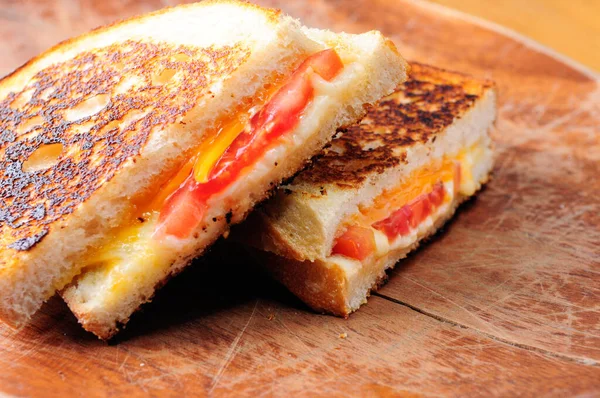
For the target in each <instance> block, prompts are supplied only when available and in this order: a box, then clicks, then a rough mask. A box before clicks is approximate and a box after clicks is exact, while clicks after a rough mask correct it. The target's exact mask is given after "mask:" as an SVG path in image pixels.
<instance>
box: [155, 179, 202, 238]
mask: <svg viewBox="0 0 600 398" xmlns="http://www.w3.org/2000/svg"><path fill="white" fill-rule="evenodd" d="M193 182H194V181H193V176H190V177H189V178H188V179H187V180H186V182H185V183H183V185H182V186H181V188H179V189H178V190H176V191H175V192H173V193H172V194H171V196H169V197H168V198H167V200H166V201H165V203H164V205H163V208H162V210H161V212H160V216H159V218H158V225H157V227H156V230H155V236H159V237H162V236H166V235H172V236H175V237H177V238H180V239H183V238H186V237H188V236H189V235H190V234H191V233H192V232H193V231H194V229H195V228H196V227H197V226H198V224H200V222H201V221H202V217H203V216H204V213H205V211H206V208H205V204H204V202H201V201H198V200H196V199H195V197H194V191H193V187H192V184H193Z"/></svg>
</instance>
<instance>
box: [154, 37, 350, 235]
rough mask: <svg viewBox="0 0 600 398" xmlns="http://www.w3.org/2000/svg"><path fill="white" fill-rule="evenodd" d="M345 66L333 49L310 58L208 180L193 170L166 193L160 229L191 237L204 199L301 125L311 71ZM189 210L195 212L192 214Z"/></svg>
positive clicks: (327, 75) (329, 75)
mask: <svg viewBox="0 0 600 398" xmlns="http://www.w3.org/2000/svg"><path fill="white" fill-rule="evenodd" d="M343 67H344V65H343V63H342V61H341V59H340V57H339V55H338V54H337V53H336V52H335V50H333V49H329V50H324V51H321V52H318V53H316V54H313V55H311V56H310V57H308V58H307V59H306V60H305V61H304V62H303V63H302V64H301V65H300V66H299V67H298V68H297V69H296V71H294V73H293V74H292V75H291V76H290V78H289V80H288V81H287V82H286V83H285V84H284V85H283V86H282V87H281V88H280V89H279V90H278V91H277V92H276V93H275V95H274V96H273V97H272V98H271V99H270V100H269V102H268V103H267V104H266V105H265V106H264V107H263V108H262V109H261V110H260V111H259V112H257V113H256V114H255V115H254V116H252V117H251V118H250V123H249V125H248V126H247V127H246V128H245V129H244V130H243V131H242V132H241V133H240V134H239V135H238V136H237V137H236V138H235V139H234V140H233V141H232V142H231V144H230V145H229V146H228V147H227V149H226V150H225V151H224V153H223V154H222V155H221V156H220V158H219V160H217V162H216V163H215V165H214V167H213V168H212V170H211V171H210V173H209V174H208V178H207V180H206V181H203V182H202V183H199V182H197V181H195V179H194V178H193V175H191V176H190V177H188V179H187V180H186V182H185V183H184V184H183V185H182V186H181V187H180V188H179V189H178V190H177V191H175V192H174V193H173V194H171V195H170V196H169V197H168V198H167V200H166V201H165V203H164V205H163V206H162V208H161V210H160V216H159V227H158V228H160V230H161V234H162V233H164V234H168V235H173V236H176V237H178V238H185V237H187V236H189V234H190V233H191V232H192V231H193V230H194V229H195V228H197V227H198V225H199V224H200V222H201V221H202V215H203V214H204V211H205V207H206V200H207V199H208V198H209V197H210V196H212V195H214V194H216V193H219V192H221V191H223V190H224V189H226V188H227V187H228V186H229V185H231V184H232V183H233V182H234V181H235V180H237V179H238V178H239V176H240V175H241V174H242V172H243V170H244V169H246V168H248V167H250V166H252V164H254V163H255V162H256V161H257V160H258V159H259V158H260V157H261V156H262V155H263V154H264V153H265V152H266V151H267V150H268V148H269V147H271V146H272V145H274V144H275V142H276V141H277V139H278V138H279V137H281V136H282V135H283V134H285V133H287V132H289V131H291V130H292V129H293V128H294V127H295V126H296V125H297V124H298V122H299V120H300V117H301V116H302V113H303V111H304V109H305V108H306V106H307V105H308V104H309V102H310V101H312V99H313V97H314V85H313V76H314V75H315V74H317V75H319V76H320V77H321V78H323V79H325V80H328V81H329V80H331V79H333V78H334V77H335V76H337V74H338V73H339V72H340V71H341V70H342V69H343ZM179 191H183V192H179ZM187 202H193V203H187ZM188 212H191V214H189V215H188V214H187V213H188ZM157 231H158V230H157ZM161 234H158V235H159V236H160V235H161Z"/></svg>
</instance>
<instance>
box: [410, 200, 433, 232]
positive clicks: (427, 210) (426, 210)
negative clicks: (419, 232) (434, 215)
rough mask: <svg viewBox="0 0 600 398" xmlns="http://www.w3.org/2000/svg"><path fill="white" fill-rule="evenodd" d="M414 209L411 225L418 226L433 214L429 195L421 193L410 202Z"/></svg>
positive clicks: (411, 207)
mask: <svg viewBox="0 0 600 398" xmlns="http://www.w3.org/2000/svg"><path fill="white" fill-rule="evenodd" d="M408 205H409V206H410V209H411V210H412V216H411V217H410V226H411V227H412V228H416V227H417V226H418V225H419V224H421V223H422V222H423V220H425V219H426V218H427V217H428V216H429V214H431V201H430V200H429V195H421V196H419V197H418V198H416V199H415V200H413V201H412V202H411V203H409V204H408Z"/></svg>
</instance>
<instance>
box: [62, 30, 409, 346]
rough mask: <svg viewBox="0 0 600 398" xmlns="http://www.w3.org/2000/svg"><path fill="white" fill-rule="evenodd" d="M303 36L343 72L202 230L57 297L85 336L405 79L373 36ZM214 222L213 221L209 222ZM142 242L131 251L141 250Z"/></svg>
mask: <svg viewBox="0 0 600 398" xmlns="http://www.w3.org/2000/svg"><path fill="white" fill-rule="evenodd" d="M305 32H306V33H307V35H308V36H309V37H310V38H311V39H314V40H315V43H316V45H317V46H318V48H319V49H321V48H335V49H336V51H337V52H338V54H339V55H340V57H341V58H342V60H343V61H344V63H345V68H344V70H343V71H342V72H341V74H340V75H339V76H338V77H336V78H335V79H334V80H333V81H332V82H331V83H328V82H325V81H321V82H320V83H319V84H318V85H317V90H318V91H317V93H316V97H315V99H314V100H313V101H312V103H311V104H310V105H309V107H308V108H307V109H306V110H305V112H304V116H303V118H302V120H301V122H300V123H299V125H298V126H297V127H296V128H295V130H294V131H293V132H291V133H290V134H289V135H287V134H286V137H287V138H286V140H287V142H286V143H283V144H282V145H280V146H278V147H277V148H274V149H272V150H270V151H269V152H268V153H267V154H266V155H265V157H264V158H263V159H261V160H260V161H259V162H258V163H257V164H256V165H255V166H253V168H252V170H250V171H249V172H248V174H247V175H246V176H244V177H243V178H241V179H239V180H238V181H237V182H235V183H234V184H233V185H232V186H231V187H230V188H228V189H227V190H226V191H224V192H223V193H221V194H219V195H217V196H215V197H213V198H212V199H211V201H210V202H209V205H210V206H211V207H210V210H209V212H208V213H207V214H206V216H205V218H206V220H207V222H206V230H205V231H200V230H199V231H197V232H198V234H197V236H198V237H197V238H191V239H188V240H184V241H178V242H173V247H172V248H169V249H167V250H165V251H163V252H162V253H161V254H160V257H161V258H160V260H158V261H157V262H155V264H157V265H156V266H155V267H150V266H148V265H147V264H144V262H147V261H148V260H147V259H142V260H140V261H139V262H138V261H135V260H132V259H131V258H130V259H129V260H127V259H126V260H124V261H123V263H122V264H121V265H119V266H118V269H119V270H118V271H117V272H114V271H113V272H111V271H110V270H108V269H106V268H105V267H100V268H96V269H91V270H89V271H87V272H84V273H83V274H82V275H80V276H79V277H78V278H77V279H76V280H75V281H74V283H73V284H71V285H69V286H68V287H67V288H66V289H65V290H64V291H63V293H62V295H63V298H64V299H65V301H66V302H67V304H68V305H69V307H70V308H71V310H72V311H73V313H74V314H75V315H76V316H77V317H78V319H79V322H80V323H81V324H82V325H83V327H84V328H85V329H86V330H88V331H91V332H93V333H94V334H96V335H97V336H98V337H100V338H102V339H108V338H110V337H112V336H113V335H114V334H115V333H116V332H117V331H118V330H119V328H120V327H122V326H123V325H124V324H126V323H127V321H128V319H129V317H130V316H131V314H132V313H133V312H134V311H135V310H137V309H138V308H139V307H140V306H141V305H142V304H144V303H145V302H147V301H150V300H151V298H152V297H153V295H154V292H155V290H156V289H157V287H158V286H160V285H161V284H162V283H164V281H165V280H167V279H168V278H169V277H170V276H172V275H174V274H177V273H178V272H180V271H181V269H182V268H183V267H185V266H186V265H187V264H188V263H189V262H190V261H191V260H192V259H193V258H194V257H197V256H198V255H200V254H201V253H202V252H203V251H204V250H205V249H206V248H207V247H208V246H209V245H210V244H212V243H213V242H214V241H215V240H216V239H217V238H218V237H219V236H221V235H223V234H225V233H226V232H227V231H228V229H229V225H228V223H227V220H226V214H227V213H228V212H231V214H232V216H231V219H230V221H231V224H234V223H238V222H240V221H242V220H243V219H244V218H245V216H246V215H247V214H248V212H249V211H250V210H251V209H252V208H253V206H254V205H255V204H256V203H257V202H259V201H261V200H263V199H264V198H265V197H266V196H267V192H269V191H271V190H272V188H273V187H275V186H276V185H277V184H279V183H280V182H281V181H282V180H283V179H285V178H287V177H290V176H292V175H293V174H294V173H295V172H296V171H298V170H299V169H301V168H302V166H303V165H305V164H306V162H307V161H308V160H309V159H310V157H311V156H313V155H314V154H316V153H317V152H319V151H320V150H321V148H322V147H323V146H324V145H325V144H326V143H327V142H328V141H329V140H331V138H332V136H333V134H334V132H335V131H336V129H337V128H339V127H342V126H346V125H349V124H351V123H355V122H356V121H357V120H358V119H359V118H360V117H362V116H363V115H364V113H365V105H366V104H372V103H375V102H376V101H378V100H379V99H380V98H381V97H383V96H385V95H386V94H389V93H391V92H392V91H393V90H394V88H395V87H396V85H397V84H398V83H399V82H401V81H404V80H405V79H406V77H407V74H406V72H407V71H406V68H407V64H406V63H405V62H404V61H403V60H402V59H401V58H400V56H399V55H398V53H397V51H396V50H395V48H394V47H393V45H392V44H391V43H390V42H389V41H388V40H387V39H385V38H384V37H383V36H382V35H381V34H380V33H378V32H368V33H365V34H362V35H347V34H334V33H332V32H326V31H318V30H312V29H310V30H309V29H307V30H305ZM213 218H214V219H215V220H216V221H215V222H212V221H210V220H212V219H213ZM144 228H150V230H151V227H147V226H146V227H144ZM144 243H148V242H144ZM144 243H141V244H140V246H139V247H138V248H136V249H135V250H136V251H138V252H143V251H144V250H146V248H147V246H146V245H145V244H144ZM150 244H151V242H150ZM158 263H160V264H158ZM161 264H162V265H161ZM124 278H125V279H126V280H127V281H129V282H128V283H127V284H126V286H123V285H120V286H121V287H120V288H119V289H118V292H115V290H114V289H113V286H115V284H116V283H119V281H121V280H123V279H124Z"/></svg>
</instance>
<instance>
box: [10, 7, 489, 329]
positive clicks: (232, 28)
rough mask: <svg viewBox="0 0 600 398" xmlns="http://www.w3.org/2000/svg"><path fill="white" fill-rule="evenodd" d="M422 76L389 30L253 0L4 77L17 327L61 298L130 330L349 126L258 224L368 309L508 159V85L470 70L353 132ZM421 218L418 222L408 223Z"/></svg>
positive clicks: (292, 281) (414, 94)
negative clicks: (375, 289)
mask: <svg viewBox="0 0 600 398" xmlns="http://www.w3.org/2000/svg"><path fill="white" fill-rule="evenodd" d="M407 72H408V66H407V64H406V62H405V61H404V60H403V59H402V57H401V56H400V55H399V54H398V52H397V50H396V49H395V47H394V45H393V44H392V43H391V42H390V41H389V40H387V39H386V38H384V37H383V36H382V35H381V34H380V33H378V32H368V33H365V34H361V35H347V34H334V33H332V32H329V31H321V30H314V29H308V28H305V27H303V26H301V25H300V24H299V23H298V21H296V20H294V19H292V18H290V17H288V16H286V15H283V14H282V13H281V12H280V11H277V10H270V9H264V8H260V7H257V6H254V5H251V4H248V3H243V2H238V1H234V0H220V1H219V0H208V1H205V2H202V3H198V4H192V5H187V6H180V7H175V8H171V9H166V10H163V11H159V12H156V13H152V14H148V15H146V16H142V17H138V18H134V19H131V20H127V21H124V22H120V23H117V24H113V25H110V26H109V27H105V28H100V29H98V30H95V31H93V32H91V33H89V34H87V35H84V36H82V37H79V38H76V39H73V40H70V41H67V42H64V43H61V44H59V45H58V46H56V47H54V48H52V49H50V50H49V51H47V52H45V53H44V54H42V55H40V56H38V57H36V58H34V59H33V60H31V61H30V62H28V63H27V64H25V65H24V66H22V67H21V68H19V69H18V70H16V71H15V72H13V73H12V74H11V75H9V76H7V77H5V78H4V79H2V80H1V81H0V114H1V115H2V116H1V118H0V180H1V181H2V184H1V185H0V197H1V198H2V201H1V202H0V250H1V251H0V318H2V319H3V320H4V321H5V322H7V323H9V324H11V325H13V326H15V327H20V326H22V325H23V324H25V323H26V322H27V320H28V319H29V318H30V317H31V316H32V314H33V313H35V311H37V310H38V309H39V307H40V306H41V305H42V303H43V302H44V301H45V300H47V299H48V298H49V297H50V296H52V295H53V294H54V293H55V292H57V291H58V292H60V293H61V294H62V297H63V298H64V299H65V301H66V302H67V304H68V305H69V307H70V308H71V310H72V311H73V313H74V314H75V315H76V316H77V317H78V319H79V321H80V323H81V324H82V325H83V327H84V328H85V329H87V330H89V331H91V332H93V333H95V334H96V335H97V336H99V337H101V338H104V339H106V338H110V337H111V336H113V335H114V334H115V333H116V332H117V331H118V330H119V328H120V327H121V326H122V325H124V324H125V323H126V322H127V321H128V319H129V317H130V316H131V314H132V313H133V312H134V311H135V310H136V309H137V308H139V307H140V305H142V304H143V303H145V302H147V301H149V300H150V299H151V298H152V296H153V295H154V293H155V290H156V289H157V288H158V287H159V286H161V285H162V284H164V283H165V282H166V281H167V279H168V278H169V277H170V276H172V275H174V274H177V273H178V272H180V271H181V270H182V269H183V268H184V267H185V266H186V265H187V264H189V263H190V261H191V260H192V259H193V258H195V257H197V256H199V255H201V254H202V253H203V252H204V251H205V250H206V248H207V247H209V246H210V245H211V244H212V243H213V242H214V241H215V240H216V239H217V238H219V237H220V236H223V235H225V236H226V235H228V233H229V228H230V225H231V224H235V223H239V222H241V221H242V220H244V219H245V218H246V216H247V215H248V214H249V212H250V211H251V210H252V208H253V207H254V206H255V205H256V204H257V203H258V202H260V201H262V200H263V199H265V198H266V197H267V196H268V195H269V192H271V191H272V190H273V189H275V188H276V187H277V185H278V184H280V183H281V181H282V180H284V179H286V178H289V177H290V176H292V175H294V174H295V173H297V172H298V171H299V170H300V169H301V168H302V167H304V165H305V164H306V163H307V162H308V160H309V159H310V158H311V157H313V156H314V155H317V154H319V153H320V152H321V151H322V149H323V147H324V146H325V145H326V144H327V143H328V142H329V141H330V140H331V139H332V138H333V137H334V135H335V134H336V131H337V130H339V129H342V130H340V131H345V132H344V133H343V134H342V136H341V137H340V138H338V139H337V140H336V141H334V143H333V144H332V146H331V147H329V148H328V149H326V150H325V152H323V154H322V157H321V158H320V160H318V161H317V162H316V163H314V164H313V166H312V167H311V168H310V169H308V170H307V171H305V172H304V173H302V174H300V175H299V176H297V177H296V178H295V179H294V181H293V182H292V183H291V184H290V185H288V186H286V187H284V188H283V189H281V190H280V191H279V192H278V193H277V194H276V196H275V198H274V199H273V200H272V201H271V202H269V203H268V204H267V206H266V207H265V209H264V210H263V211H262V212H261V213H258V214H256V216H255V217H253V220H250V221H249V222H248V223H247V224H246V226H245V227H243V228H242V229H245V228H252V229H253V230H254V231H256V230H257V228H258V227H259V226H260V234H258V235H256V236H257V239H255V240H254V241H253V242H251V243H252V244H253V246H254V247H255V249H254V250H255V251H256V252H260V253H270V254H265V256H264V257H266V258H267V260H266V264H267V266H268V268H269V269H271V270H272V271H273V272H274V274H275V275H276V276H277V277H278V278H279V279H281V280H282V281H283V282H284V283H285V284H286V285H287V286H288V287H289V288H290V289H292V291H294V292H295V293H296V294H298V295H299V296H300V297H301V298H303V299H305V300H306V301H307V302H308V303H309V304H310V305H312V306H314V307H315V308H319V309H322V310H326V311H330V312H333V313H337V314H346V313H348V312H350V311H351V310H354V309H356V308H357V307H358V305H360V303H361V302H363V301H364V297H365V295H366V294H367V292H368V291H369V289H370V288H371V287H372V286H373V285H374V284H375V283H376V282H377V280H379V279H381V278H382V276H383V275H384V269H385V268H387V267H389V266H391V265H392V264H393V263H394V262H395V261H396V260H397V259H398V258H399V257H401V256H402V255H404V254H405V253H406V252H408V251H409V250H410V249H411V248H412V247H414V246H416V244H417V242H418V240H419V239H420V238H422V237H423V236H425V235H427V234H429V233H432V232H433V230H434V229H435V227H436V226H437V225H439V224H440V223H441V222H443V220H445V219H447V218H448V217H450V215H451V214H452V212H453V211H454V209H455V207H456V205H457V204H458V203H459V202H460V201H461V200H462V199H464V198H465V197H467V196H469V195H472V194H473V193H474V192H475V191H476V190H477V189H478V188H479V186H480V184H481V183H483V182H484V181H485V180H486V179H487V176H488V173H489V169H490V167H491V156H490V153H491V152H490V148H489V147H490V142H489V138H488V135H487V130H488V127H489V124H490V123H491V121H492V120H493V114H494V96H493V90H492V89H491V87H490V86H489V85H487V84H480V83H478V82H474V81H472V80H469V79H467V78H464V77H458V76H456V75H451V74H447V73H444V72H441V71H437V70H430V69H427V68H425V67H421V66H417V67H416V71H415V73H416V74H415V76H417V77H419V76H422V78H420V79H418V80H411V81H410V82H409V83H407V85H406V86H405V87H401V91H400V92H398V93H396V94H394V95H393V96H392V97H390V98H388V99H386V100H385V101H384V102H383V103H382V104H380V105H379V106H374V107H371V108H370V109H371V111H370V112H371V113H370V115H369V117H368V118H367V119H365V120H364V121H363V122H362V124H360V125H358V127H357V126H353V125H355V123H356V122H357V121H358V120H360V119H361V117H362V116H363V115H364V114H365V110H366V109H367V108H368V106H367V105H368V104H375V103H376V102H377V101H378V100H379V99H381V98H382V97H384V96H385V95H388V94H390V93H392V92H393V91H394V89H395V88H396V87H397V86H398V84H400V83H402V82H404V81H405V80H406V78H407ZM402 90H406V94H402ZM390 117H391V118H390ZM458 117H461V119H460V120H458ZM351 126H353V127H351ZM344 128H346V130H344ZM417 181H418V184H417V183H416V182H417ZM406 208H409V209H410V216H406V217H409V218H408V221H406V222H408V223H409V224H410V227H406V226H405V225H404V224H406V222H405V221H402V220H401V221H398V222H396V221H394V222H391V221H389V219H390V218H392V219H393V220H400V218H399V217H400V216H398V214H400V213H399V212H400V211H407V210H402V209H406ZM419 209H420V210H419ZM407 214H408V213H407ZM413 224H414V225H413ZM407 228H408V229H407ZM254 233H255V234H256V232H254ZM332 267H334V268H335V267H337V268H336V269H339V270H340V271H336V272H337V274H336V275H334V274H333V273H332V271H331V270H332V269H333V268H332ZM328 274H331V277H329V276H327V275H328ZM331 278H334V279H335V278H337V279H336V280H337V281H340V282H339V283H337V282H336V283H333V279H331ZM340 278H341V279H340ZM342 279H343V280H344V282H343V283H342V282H341V281H342ZM317 285H319V287H318V288H316V287H315V286H317ZM310 292H312V293H310ZM313 293H315V294H313ZM311 294H312V297H311ZM344 300H346V301H345V302H344V303H345V304H343V303H342V302H343V301H344ZM334 302H335V303H334Z"/></svg>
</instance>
